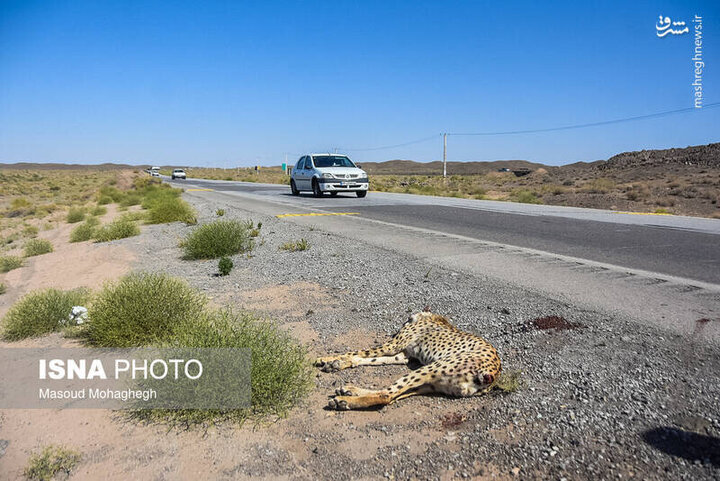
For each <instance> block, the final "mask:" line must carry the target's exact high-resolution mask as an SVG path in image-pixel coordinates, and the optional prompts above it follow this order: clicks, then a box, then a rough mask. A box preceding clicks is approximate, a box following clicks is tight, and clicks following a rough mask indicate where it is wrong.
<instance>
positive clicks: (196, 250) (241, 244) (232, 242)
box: [180, 220, 254, 259]
mask: <svg viewBox="0 0 720 481" xmlns="http://www.w3.org/2000/svg"><path fill="white" fill-rule="evenodd" d="M252 227H253V224H252V222H240V221H237V220H216V221H214V222H210V223H209V224H205V225H201V226H200V227H197V228H195V229H194V230H193V231H192V232H191V233H190V234H188V236H187V237H186V238H185V240H184V241H183V242H182V243H181V244H180V245H181V247H182V248H183V250H184V251H185V255H184V257H185V259H215V258H218V257H222V256H230V255H233V254H238V253H241V252H248V251H250V250H252V248H253V247H254V243H253V239H252V238H251V237H250V231H251V230H252Z"/></svg>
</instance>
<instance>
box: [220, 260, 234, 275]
mask: <svg viewBox="0 0 720 481" xmlns="http://www.w3.org/2000/svg"><path fill="white" fill-rule="evenodd" d="M234 266H235V265H234V264H233V261H232V259H230V258H229V257H221V258H220V261H219V262H218V271H219V272H220V275H221V276H226V275H228V274H230V271H232V269H233V267H234Z"/></svg>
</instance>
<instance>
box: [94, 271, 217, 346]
mask: <svg viewBox="0 0 720 481" xmlns="http://www.w3.org/2000/svg"><path fill="white" fill-rule="evenodd" d="M206 302H207V301H206V299H205V297H204V296H202V295H201V294H199V293H198V292H197V291H195V290H194V289H193V288H191V287H190V286H189V285H188V284H187V282H185V281H184V280H181V279H176V278H173V277H170V276H168V275H166V274H153V273H135V274H130V275H127V276H125V277H123V278H122V279H120V280H119V281H117V282H114V283H109V284H106V285H105V286H104V287H103V289H102V291H100V293H99V294H98V295H97V297H96V298H95V301H94V302H93V304H92V306H90V310H89V312H88V318H89V319H90V322H89V323H88V328H87V331H86V336H87V340H88V342H89V343H90V344H91V345H93V346H97V347H137V346H145V345H148V344H151V343H153V342H158V341H161V340H164V339H168V338H169V337H170V336H172V335H173V334H174V332H175V329H177V328H178V326H180V325H181V324H183V323H184V322H187V321H189V320H192V319H196V318H197V317H198V316H200V314H201V313H202V311H203V309H204V307H205V304H206Z"/></svg>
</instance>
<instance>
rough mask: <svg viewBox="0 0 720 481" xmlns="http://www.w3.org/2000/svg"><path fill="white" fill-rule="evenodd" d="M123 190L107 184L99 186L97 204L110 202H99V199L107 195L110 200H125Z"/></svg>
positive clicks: (117, 201)
mask: <svg viewBox="0 0 720 481" xmlns="http://www.w3.org/2000/svg"><path fill="white" fill-rule="evenodd" d="M125 196H126V194H125V192H123V191H122V190H120V189H118V188H117V187H112V186H109V185H106V186H104V187H101V188H100V191H99V192H98V204H110V202H100V201H99V199H103V198H107V197H109V198H110V199H111V202H116V203H120V202H122V201H123V200H125Z"/></svg>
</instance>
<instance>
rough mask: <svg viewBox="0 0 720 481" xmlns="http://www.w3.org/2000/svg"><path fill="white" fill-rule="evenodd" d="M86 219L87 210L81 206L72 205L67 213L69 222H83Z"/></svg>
mask: <svg viewBox="0 0 720 481" xmlns="http://www.w3.org/2000/svg"><path fill="white" fill-rule="evenodd" d="M84 219H85V210H84V209H81V208H80V207H70V210H69V211H68V214H67V222H68V224H74V223H76V222H82V221H83V220H84Z"/></svg>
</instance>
